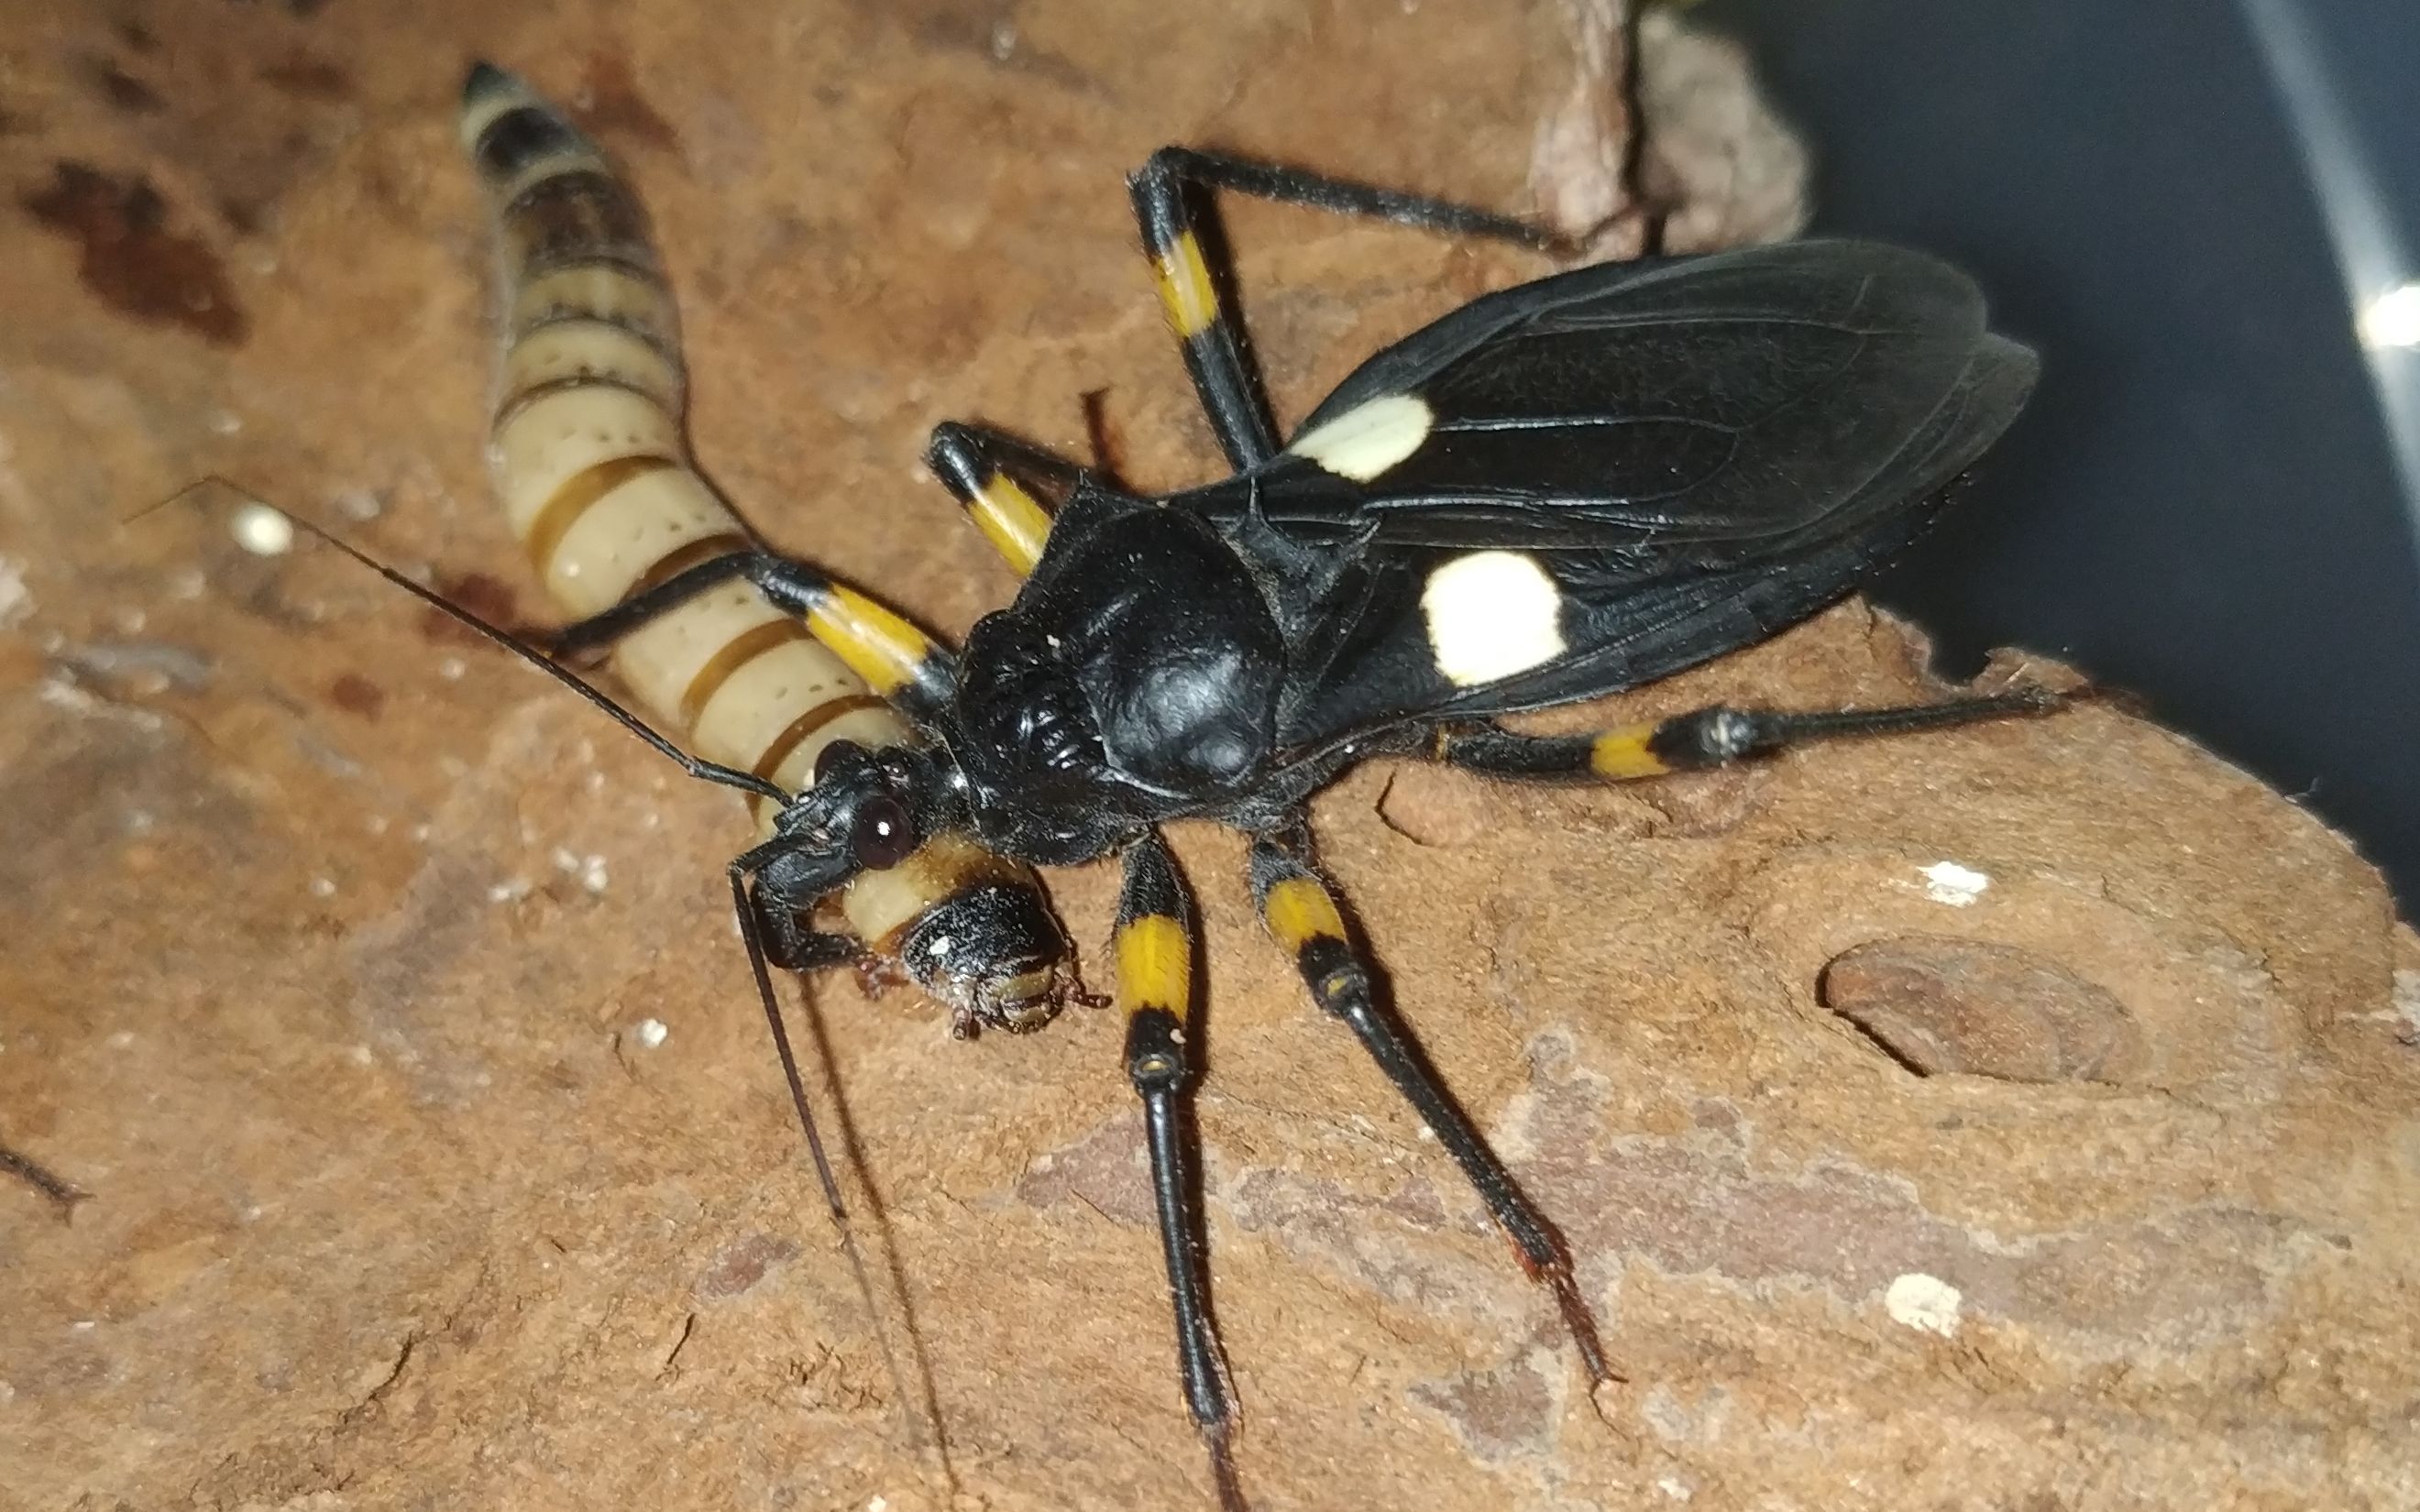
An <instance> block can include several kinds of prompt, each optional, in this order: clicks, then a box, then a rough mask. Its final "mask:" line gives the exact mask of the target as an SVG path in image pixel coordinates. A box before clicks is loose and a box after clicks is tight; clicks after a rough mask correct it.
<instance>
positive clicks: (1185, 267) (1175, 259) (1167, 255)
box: [1151, 231, 1218, 336]
mask: <svg viewBox="0 0 2420 1512" xmlns="http://www.w3.org/2000/svg"><path fill="white" fill-rule="evenodd" d="M1151 272H1152V279H1153V281H1154V282H1155V283H1156V284H1157V285H1159V303H1160V307H1161V308H1162V309H1164V310H1166V311H1167V312H1168V323H1169V324H1170V325H1171V326H1173V327H1175V328H1176V333H1177V334H1178V335H1180V336H1192V335H1197V334H1199V333H1200V332H1203V331H1205V330H1207V329H1209V325H1210V322H1211V321H1212V320H1214V319H1217V318H1218V290H1217V289H1216V288H1215V287H1213V286H1212V285H1211V283H1210V269H1209V266H1208V265H1207V264H1205V263H1203V262H1202V243H1200V242H1199V241H1196V240H1194V239H1193V233H1192V232H1190V231H1187V232H1186V233H1185V234H1184V235H1183V236H1181V237H1178V238H1177V239H1176V244H1175V245H1174V246H1172V247H1170V248H1169V249H1168V250H1167V251H1166V252H1164V253H1161V254H1160V255H1158V256H1156V257H1155V258H1153V259H1152V264H1151Z"/></svg>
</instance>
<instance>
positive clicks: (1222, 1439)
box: [1117, 833, 1244, 1512]
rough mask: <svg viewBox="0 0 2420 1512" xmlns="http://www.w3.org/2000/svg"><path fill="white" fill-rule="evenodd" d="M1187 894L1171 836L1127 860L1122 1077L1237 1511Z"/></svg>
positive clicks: (1198, 1417) (1189, 1356)
mask: <svg viewBox="0 0 2420 1512" xmlns="http://www.w3.org/2000/svg"><path fill="white" fill-rule="evenodd" d="M1192 912H1193V908H1192V900H1191V899H1190V898H1189V897H1188V896H1187V893H1186V889H1185V882H1184V879H1183V878H1182V877H1180V876H1179V875H1178V874H1177V871H1176V862H1175V858H1174V857H1172V856H1170V855H1169V854H1168V843H1167V841H1163V840H1161V839H1160V838H1159V836H1158V835H1157V834H1156V833H1154V834H1150V835H1146V836H1145V837H1144V838H1143V839H1142V840H1141V841H1138V842H1137V843H1136V844H1135V845H1134V846H1133V847H1132V848H1130V849H1129V850H1127V852H1126V856H1125V889H1124V891H1123V892H1122V893H1121V894H1120V896H1119V900H1118V929H1117V956H1118V1006H1119V1007H1120V1008H1121V1009H1123V1010H1124V1011H1125V1017H1126V1079H1127V1080H1128V1081H1129V1082H1131V1083H1133V1084H1134V1089H1135V1091H1136V1092H1137V1093H1139V1094H1140V1096H1141V1098H1142V1115H1143V1131H1144V1134H1145V1136H1146V1138H1147V1140H1148V1142H1149V1145H1150V1149H1151V1195H1152V1200H1153V1203H1154V1205H1155V1206H1156V1208H1157V1209H1158V1212H1159V1243H1160V1249H1161V1252H1162V1254H1163V1256H1164V1257H1165V1258H1166V1259H1167V1262H1168V1295H1169V1302H1170V1304H1171V1306H1172V1307H1173V1308H1174V1310H1175V1313H1176V1364H1177V1369H1178V1372H1179V1373H1180V1375H1181V1376H1182V1377H1183V1379H1184V1385H1185V1407H1186V1411H1187V1412H1189V1413H1191V1414H1192V1417H1193V1426H1194V1427H1196V1428H1197V1429H1199V1430H1200V1432H1201V1434H1202V1443H1204V1444H1205V1445H1207V1446H1208V1448H1209V1451H1210V1473H1211V1477H1212V1478H1213V1479H1214V1480H1216V1481H1217V1482H1218V1502H1219V1504H1220V1506H1222V1507H1224V1508H1226V1509H1228V1512H1240V1509H1241V1508H1242V1507H1243V1504H1244V1501H1243V1492H1242V1490H1241V1489H1240V1487H1239V1486H1238V1485H1237V1483H1236V1480H1235V1464H1234V1433H1235V1401H1234V1384H1233V1381H1230V1380H1229V1379H1228V1376H1227V1356H1226V1351H1225V1350H1222V1349H1221V1348H1220V1347H1219V1344H1218V1324H1217V1323H1216V1321H1214V1320H1213V1319H1212V1318H1211V1315H1210V1276H1209V1271H1208V1268H1207V1267H1206V1266H1205V1265H1204V1263H1203V1252H1204V1251H1205V1250H1206V1249H1207V1248H1208V1236H1207V1234H1206V1233H1205V1232H1204V1227H1203V1223H1202V1209H1201V1206H1200V1203H1199V1201H1198V1197H1199V1193H1200V1188H1201V1179H1202V1178H1201V1169H1200V1165H1201V1158H1200V1157H1201V1143H1200V1140H1199V1138H1198V1137H1197V1136H1196V1135H1195V1134H1194V1132H1193V1129H1192V1126H1191V1122H1192V1120H1191V1119H1190V1118H1189V1117H1188V1116H1187V1102H1188V1099H1187V1093H1188V1092H1189V1091H1190V1089H1191V1088H1192V1083H1193V1077H1194V1065H1193V1061H1192V1057H1191V1056H1190V1054H1189V1053H1188V1052H1187V1047H1186V1041H1185V1026H1186V1022H1187V1015H1188V1014H1189V1013H1190V1011H1191V1010H1192V1006H1193V936H1192V932H1191V929H1190V927H1189V922H1188V921H1189V919H1190V918H1191V916H1192Z"/></svg>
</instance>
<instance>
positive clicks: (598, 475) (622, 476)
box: [522, 454, 681, 574]
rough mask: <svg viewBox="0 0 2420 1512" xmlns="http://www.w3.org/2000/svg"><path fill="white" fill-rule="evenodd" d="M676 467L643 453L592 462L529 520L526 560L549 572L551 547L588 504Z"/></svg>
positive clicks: (670, 461) (676, 460)
mask: <svg viewBox="0 0 2420 1512" xmlns="http://www.w3.org/2000/svg"><path fill="white" fill-rule="evenodd" d="M680 465H681V464H680V460H679V458H677V457H670V456H657V455H647V454H642V455H637V456H616V457H613V458H610V459H608V460H606V461H603V462H597V463H592V464H591V465H589V466H587V467H584V468H582V469H581V470H580V471H577V472H575V473H573V474H572V475H571V476H569V477H567V478H566V479H564V480H563V482H562V483H561V484H560V485H559V486H556V488H555V490H554V492H553V493H552V494H551V496H549V498H548V499H547V501H546V502H545V503H543V504H541V505H539V506H538V512H537V515H536V517H535V518H534V519H532V520H531V521H530V529H529V535H528V536H527V538H526V539H525V540H524V542H523V543H522V544H523V545H524V546H525V547H526V548H528V550H529V559H530V561H531V562H532V563H535V565H536V567H537V570H538V571H539V572H540V573H541V574H544V573H550V572H551V571H553V570H554V552H555V548H557V547H560V546H561V545H562V544H563V538H564V536H565V535H566V533H567V532H569V531H570V530H571V527H573V526H574V525H577V524H579V523H580V517H581V516H582V515H584V514H586V513H587V512H588V509H589V506H590V505H592V504H594V503H596V502H597V500H599V499H602V498H604V497H605V496H606V495H607V494H609V493H612V492H613V490H614V489H616V488H618V487H620V486H622V485H624V484H626V483H628V482H629V481H630V480H631V479H632V478H643V477H644V476H646V475H647V474H648V473H650V472H661V471H664V470H665V469H666V468H676V467H679V466H680Z"/></svg>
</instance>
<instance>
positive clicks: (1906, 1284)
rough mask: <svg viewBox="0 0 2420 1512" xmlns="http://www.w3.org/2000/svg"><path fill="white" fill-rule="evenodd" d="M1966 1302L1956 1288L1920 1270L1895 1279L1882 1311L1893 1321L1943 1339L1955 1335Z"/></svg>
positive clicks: (1884, 1297)
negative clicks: (1959, 1316)
mask: <svg viewBox="0 0 2420 1512" xmlns="http://www.w3.org/2000/svg"><path fill="white" fill-rule="evenodd" d="M1965 1302H1966V1297H1965V1294H1964V1293H1963V1292H1962V1291H1960V1290H1959V1289H1958V1288H1956V1287H1953V1286H1951V1285H1950V1284H1949V1283H1948V1282H1947V1281H1944V1280H1942V1279H1941V1278H1940V1277H1939V1276H1937V1275H1927V1274H1925V1273H1923V1272H1921V1271H1910V1272H1908V1273H1906V1274H1904V1275H1901V1276H1897V1277H1894V1278H1893V1279H1892V1281H1891V1284H1890V1287H1889V1289H1887V1290H1885V1292H1884V1293H1883V1309H1884V1310H1885V1312H1887V1313H1889V1314H1890V1316H1891V1321H1892V1322H1895V1323H1898V1324H1900V1326H1901V1327H1904V1328H1913V1329H1916V1330H1917V1331H1918V1332H1919V1333H1925V1334H1938V1335H1941V1336H1942V1337H1943V1338H1947V1337H1949V1336H1950V1335H1953V1334H1955V1333H1957V1332H1958V1311H1959V1309H1960V1308H1961V1307H1962V1306H1963V1305H1964V1304H1965Z"/></svg>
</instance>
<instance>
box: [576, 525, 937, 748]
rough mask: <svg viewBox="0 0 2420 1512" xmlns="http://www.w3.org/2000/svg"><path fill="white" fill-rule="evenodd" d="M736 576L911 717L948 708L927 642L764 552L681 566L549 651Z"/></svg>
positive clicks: (632, 623)
mask: <svg viewBox="0 0 2420 1512" xmlns="http://www.w3.org/2000/svg"><path fill="white" fill-rule="evenodd" d="M737 578H744V579H747V580H748V581H749V582H751V583H752V584H754V585H755V588H756V590H757V592H759V593H761V594H764V595H765V596H766V598H768V599H769V600H770V601H771V602H772V604H773V606H774V607H775V608H776V609H783V610H784V611H786V612H788V613H791V614H795V615H797V616H799V618H800V619H802V620H804V621H805V622H806V626H807V633H808V634H810V635H812V636H814V638H815V640H818V641H819V642H821V643H822V644H823V646H824V648H825V649H826V650H828V651H830V653H831V654H832V655H833V656H838V657H839V658H840V659H841V660H842V662H844V663H845V664H846V666H847V667H848V670H849V671H853V672H855V673H857V675H858V676H860V677H862V678H863V679H865V681H866V683H867V684H868V685H869V686H871V687H873V689H874V690H875V691H876V693H879V694H881V695H882V696H883V697H884V698H885V699H888V700H889V701H890V702H892V703H893V704H894V705H896V706H897V707H898V708H899V710H900V712H901V713H903V714H905V715H907V717H909V718H911V719H916V720H919V721H921V720H923V718H924V717H927V716H929V715H930V714H932V713H933V712H934V711H935V710H938V709H939V707H940V706H941V705H943V704H944V703H947V702H949V699H950V692H951V689H952V687H954V684H955V682H956V676H957V674H956V670H955V668H954V665H953V663H952V660H951V657H950V655H949V653H948V652H946V651H943V650H942V649H941V648H940V647H939V646H938V645H936V644H935V643H934V641H933V640H932V638H931V637H930V636H927V635H926V634H925V633H924V632H923V631H922V630H920V629H918V628H916V626H915V625H911V624H909V623H908V622H907V620H906V619H905V618H903V617H902V616H901V615H899V614H898V613H897V612H896V611H894V610H892V609H889V608H887V607H885V606H884V605H883V604H881V603H880V602H878V601H877V600H876V599H874V598H873V597H871V596H870V595H868V594H861V593H860V592H858V591H857V590H856V589H854V588H849V587H845V586H844V585H842V584H840V583H836V582H834V581H833V580H832V579H830V578H829V577H827V576H825V575H824V574H823V573H821V572H819V571H817V570H816V569H815V568H814V567H811V566H809V565H807V564H806V563H803V562H799V561H797V560H795V559H793V558H790V557H785V556H783V555H781V554H780V553H778V552H774V551H767V550H764V549H761V548H759V549H755V550H747V551H734V552H730V553H727V554H725V555H723V556H719V557H714V558H711V559H709V560H707V561H705V562H701V563H697V564H696V565H694V566H690V567H686V568H683V569H682V570H680V571H678V572H675V573H674V574H673V575H672V576H671V577H669V578H666V579H664V580H663V581H661V582H659V583H656V584H654V585H652V586H651V587H648V588H645V589H643V590H641V591H640V592H638V593H636V594H631V595H630V596H629V597H628V598H626V599H624V600H622V601H621V602H620V603H618V604H615V605H614V606H613V608H611V609H605V610H603V611H601V612H599V613H596V614H592V615H590V616H589V617H588V618H586V619H584V620H575V621H573V622H572V623H571V624H569V625H565V626H563V627H562V628H561V629H558V630H556V631H554V632H552V633H551V635H549V636H548V637H547V638H546V645H547V649H548V650H549V651H551V653H553V654H554V655H555V656H576V655H578V654H580V653H582V652H586V651H593V650H596V649H597V648H599V647H602V646H606V645H610V644H612V643H613V641H615V640H620V639H621V638H622V637H624V636H626V635H628V634H630V633H631V632H632V631H634V630H637V629H638V628H639V627H640V626H642V625H645V624H647V623H648V622H649V621H651V620H654V619H657V618H659V617H660V616H662V615H664V614H668V613H670V612H672V611H673V610H675V609H679V608H680V607H681V606H682V605H684V604H686V603H688V602H690V600H691V599H694V598H695V597H697V595H698V594H703V593H706V591H708V590H709V589H713V588H718V587H720V586H721V585H722V584H724V583H727V582H729V581H731V580H732V579H737Z"/></svg>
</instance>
